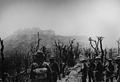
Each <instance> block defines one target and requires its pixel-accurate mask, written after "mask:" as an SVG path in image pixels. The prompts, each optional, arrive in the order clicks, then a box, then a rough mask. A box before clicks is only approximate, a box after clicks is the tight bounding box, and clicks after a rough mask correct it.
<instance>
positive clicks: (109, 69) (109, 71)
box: [106, 60, 114, 82]
mask: <svg viewBox="0 0 120 82" xmlns="http://www.w3.org/2000/svg"><path fill="white" fill-rule="evenodd" d="M113 74H114V66H113V64H112V60H109V64H108V66H107V71H106V78H107V79H106V82H109V80H111V82H113Z"/></svg>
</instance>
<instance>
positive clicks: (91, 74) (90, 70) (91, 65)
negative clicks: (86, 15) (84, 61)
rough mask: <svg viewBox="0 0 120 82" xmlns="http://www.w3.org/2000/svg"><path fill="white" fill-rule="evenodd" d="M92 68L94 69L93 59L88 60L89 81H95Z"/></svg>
mask: <svg viewBox="0 0 120 82" xmlns="http://www.w3.org/2000/svg"><path fill="white" fill-rule="evenodd" d="M94 70H95V64H94V62H93V61H90V64H89V68H88V77H89V82H91V80H93V82H95V77H94Z"/></svg>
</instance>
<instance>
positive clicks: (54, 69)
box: [50, 57, 60, 82]
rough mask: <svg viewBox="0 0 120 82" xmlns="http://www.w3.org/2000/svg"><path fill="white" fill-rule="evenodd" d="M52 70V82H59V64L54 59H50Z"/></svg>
mask: <svg viewBox="0 0 120 82" xmlns="http://www.w3.org/2000/svg"><path fill="white" fill-rule="evenodd" d="M50 68H51V70H52V81H53V82H57V76H58V75H59V73H60V72H59V67H58V64H57V63H56V62H55V59H54V57H51V58H50Z"/></svg>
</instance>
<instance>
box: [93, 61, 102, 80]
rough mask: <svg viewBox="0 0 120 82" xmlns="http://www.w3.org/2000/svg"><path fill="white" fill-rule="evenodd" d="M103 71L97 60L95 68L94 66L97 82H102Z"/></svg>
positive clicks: (100, 63)
mask: <svg viewBox="0 0 120 82" xmlns="http://www.w3.org/2000/svg"><path fill="white" fill-rule="evenodd" d="M103 71H104V67H103V65H102V62H101V60H99V61H98V63H97V66H96V73H95V77H96V81H97V82H101V81H102V80H103V78H104V76H103Z"/></svg>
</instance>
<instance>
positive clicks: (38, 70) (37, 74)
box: [31, 51, 52, 82]
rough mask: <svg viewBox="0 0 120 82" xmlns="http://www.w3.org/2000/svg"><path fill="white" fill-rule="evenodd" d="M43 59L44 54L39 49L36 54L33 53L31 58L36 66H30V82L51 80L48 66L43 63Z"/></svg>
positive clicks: (48, 81)
mask: <svg viewBox="0 0 120 82" xmlns="http://www.w3.org/2000/svg"><path fill="white" fill-rule="evenodd" d="M44 59H45V57H44V54H43V53H42V52H41V51H38V52H37V54H36V55H34V59H33V60H34V62H35V63H37V64H38V66H37V67H32V68H31V78H32V82H52V81H51V75H50V74H51V70H50V67H49V65H47V64H45V63H44V61H45V60H44Z"/></svg>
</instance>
